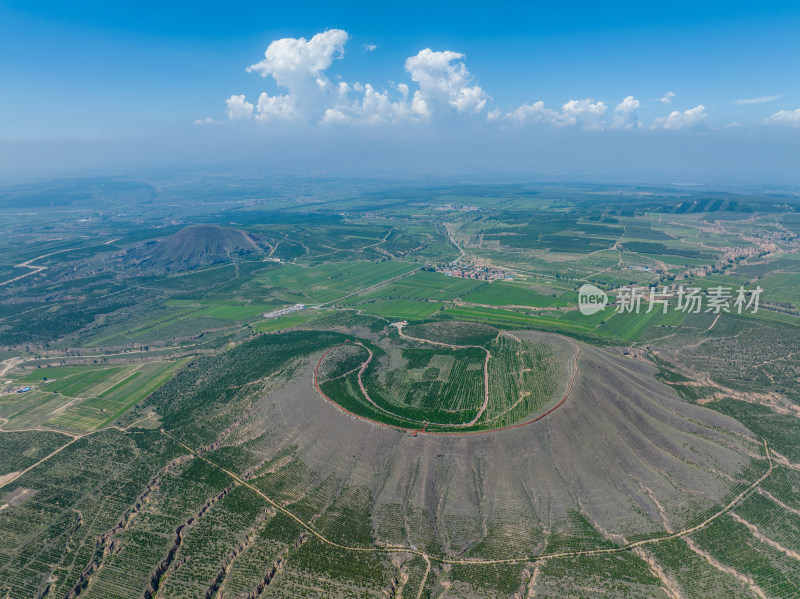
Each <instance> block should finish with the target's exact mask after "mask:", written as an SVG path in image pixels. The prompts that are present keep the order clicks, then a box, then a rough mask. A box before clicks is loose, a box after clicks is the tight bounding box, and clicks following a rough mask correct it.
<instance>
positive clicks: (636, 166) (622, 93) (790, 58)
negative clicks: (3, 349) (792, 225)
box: [0, 0, 800, 182]
mask: <svg viewBox="0 0 800 599" xmlns="http://www.w3.org/2000/svg"><path fill="white" fill-rule="evenodd" d="M798 32H800V4H798V3H797V2H769V3H752V2H747V3H744V2H740V3H737V2H727V3H722V2H705V3H696V2H691V3H690V2H673V3H670V4H669V5H665V4H663V3H641V2H637V3H632V2H616V3H597V2H580V1H576V2H570V3H546V4H545V3H540V2H514V3H511V2H502V1H499V2H492V3H487V4H483V5H477V4H474V3H467V4H465V3H455V2H450V3H436V4H435V5H434V3H429V2H406V3H403V4H393V5H388V4H384V3H361V2H351V3H346V4H344V3H331V2H307V3H302V4H300V5H298V3H295V4H290V3H269V2H263V1H261V2H238V3H235V4H233V3H216V4H215V5H214V6H207V5H206V3H184V2H163V1H162V2H152V1H150V0H145V1H140V2H136V3H132V2H116V3H113V2H107V1H106V2H96V1H93V0H92V1H83V2H80V3H70V2H46V1H42V2H37V3H31V2H30V1H28V2H21V1H2V0H0V52H1V53H2V56H3V59H2V60H1V61H0V90H2V91H1V92H0V162H1V163H2V165H0V174H2V175H4V176H6V177H8V176H12V177H13V176H14V175H16V174H17V173H20V174H21V173H28V174H31V173H32V174H39V173H41V174H47V173H48V172H51V171H52V172H57V171H63V170H64V169H102V168H112V167H113V168H125V166H126V165H127V166H130V167H137V168H138V167H140V166H152V165H159V164H164V165H170V164H175V165H181V166H191V165H193V164H197V165H201V164H202V165H213V164H217V163H218V164H220V165H223V164H231V163H236V162H237V161H240V160H241V161H251V162H252V163H253V164H256V165H259V166H271V167H274V168H292V169H295V170H297V171H303V170H319V169H321V170H334V171H339V170H343V171H348V170H353V171H354V172H355V171H359V170H368V171H372V172H382V171H387V172H388V171H403V169H412V170H413V169H420V168H422V167H423V166H424V167H427V168H429V169H430V168H433V169H436V168H441V169H443V170H446V171H447V172H455V171H457V170H458V169H459V168H463V169H464V170H465V171H468V172H472V173H474V172H480V170H481V169H482V168H485V169H486V171H487V172H492V173H501V172H502V170H503V169H504V168H507V169H509V170H513V171H514V172H521V173H524V172H530V173H531V174H532V175H546V174H547V173H555V174H560V175H569V174H570V173H574V174H575V175H576V176H578V175H581V176H582V175H588V176H591V175H592V174H593V173H595V174H597V175H606V176H613V175H614V174H615V173H618V174H620V175H621V176H623V175H624V176H627V175H630V174H631V173H632V172H636V173H640V175H641V176H642V177H646V176H648V174H653V175H655V174H658V173H660V176H661V177H666V178H670V177H675V176H678V175H685V176H686V177H702V176H704V173H705V175H706V176H707V177H709V178H712V179H713V178H724V177H725V176H726V173H730V174H731V175H736V176H741V177H744V178H746V179H747V180H748V181H758V180H759V179H761V180H764V181H765V182H770V181H772V180H773V179H776V178H777V179H786V180H794V179H795V178H797V177H800V175H798V173H797V172H796V171H798V170H800V169H797V168H796V164H797V159H798V158H800V150H799V148H800V35H799V34H798ZM315 36H316V37H315ZM281 40H282V41H281ZM265 52H266V56H265ZM248 67H251V68H250V71H249V72H248V71H247V70H246V69H247V68H248ZM331 148H338V149H337V150H331ZM418 148H419V151H418ZM425 149H427V152H429V153H430V154H431V156H426V157H425V159H424V160H423V159H421V158H420V157H419V156H420V152H422V154H425ZM331 152H334V153H335V154H336V156H331V155H330V154H331ZM415 154H416V155H417V156H416V158H415V156H414V155H415ZM434 155H435V156H440V157H441V158H440V160H441V163H440V164H437V162H436V160H435V159H433V162H432V161H431V160H432V156H434ZM348 156H349V157H351V158H352V159H351V160H350V161H349V162H348ZM614 156H619V158H618V159H616V160H614V159H613V157H614ZM793 159H794V160H793Z"/></svg>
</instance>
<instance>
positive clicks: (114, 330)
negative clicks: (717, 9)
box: [0, 175, 800, 599]
mask: <svg viewBox="0 0 800 599" xmlns="http://www.w3.org/2000/svg"><path fill="white" fill-rule="evenodd" d="M76 190H78V191H76ZM23 192H24V193H23ZM4 193H5V194H6V195H3V194H2V193H0V227H2V229H3V231H4V233H5V241H4V242H3V244H2V251H0V598H7V599H19V598H28V597H36V598H42V599H44V598H52V597H64V598H69V599H74V598H75V597H78V596H80V597H89V598H91V597H97V598H102V599H106V598H109V597H114V598H120V599H122V598H127V597H131V598H139V597H149V598H151V599H154V598H156V597H164V598H165V597H169V598H172V597H176V598H178V597H180V598H194V597H197V598H212V597H216V598H219V599H222V598H223V597H225V598H231V599H233V598H240V599H244V598H248V599H253V598H262V599H267V598H270V597H276V598H289V597H319V598H328V597H348V598H349V597H364V598H368V597H369V598H372V597H374V598H376V599H377V598H386V597H395V598H400V597H406V598H409V597H416V598H418V599H421V598H426V599H432V598H436V599H442V598H450V597H452V598H455V597H459V598H462V597H463V598H469V599H482V598H488V597H491V598H504V599H512V598H521V597H554V598H555V597H598V598H599V597H603V598H606V597H611V598H617V597H619V598H623V597H629V598H634V597H635V598H648V599H649V598H652V599H656V598H658V599H664V598H667V599H676V598H679V599H682V598H692V599H695V598H696V599H705V598H707V599H716V598H717V597H722V596H724V597H733V598H740V597H741V598H747V597H749V598H753V597H755V598H761V599H763V598H765V597H766V598H769V599H778V598H781V599H782V598H783V597H800V591H798V589H800V518H799V517H798V514H799V513H800V501H798V498H797V497H798V490H800V466H798V464H799V463H800V425H799V422H798V419H800V392H798V388H799V387H798V381H800V366H798V365H800V334H798V333H799V332H800V297H799V296H798V291H797V290H798V288H800V279H798V277H800V219H799V218H798V216H797V214H798V211H800V200H798V199H797V197H795V196H793V195H791V194H789V193H786V194H784V193H782V192H781V193H778V192H775V193H774V194H772V193H771V194H762V195H759V194H755V193H749V192H748V193H741V194H737V193H733V192H711V191H708V192H706V191H703V192H700V191H698V192H697V193H695V192H694V190H688V191H687V190H686V189H683V188H679V187H664V188H655V187H652V188H642V187H636V188H634V187H630V188H627V187H624V186H614V187H613V188H612V187H608V186H603V185H588V184H586V185H583V184H580V185H579V184H548V183H542V184H535V185H534V184H503V185H490V184H487V185H462V184H458V185H444V184H443V185H428V186H425V185H422V184H411V183H408V182H405V183H402V182H401V183H389V182H387V181H385V180H370V181H363V182H360V183H357V184H356V183H354V184H353V185H352V186H350V185H348V186H344V185H343V184H342V183H341V181H336V180H328V179H326V178H324V177H319V178H315V179H314V180H309V181H300V180H296V179H291V180H290V179H281V178H276V179H275V180H274V181H270V183H269V184H268V185H267V184H265V182H264V180H263V179H247V178H237V177H227V176H223V175H219V176H218V177H217V176H214V177H211V176H209V177H203V178H201V179H198V180H197V181H194V182H192V183H187V182H186V181H178V180H173V179H169V178H166V179H161V178H158V177H154V178H153V179H152V180H148V181H140V182H136V181H122V180H120V181H105V180H92V181H85V182H83V183H78V182H73V183H72V184H70V185H67V184H59V183H52V184H47V185H45V184H43V183H42V184H37V185H34V184H31V185H30V186H29V187H26V188H25V189H22V188H20V189H17V188H14V189H12V190H8V191H6V192H4ZM21 194H22V195H21ZM59 194H61V195H59ZM76 194H77V195H76ZM23 196H24V197H29V198H33V199H35V200H36V202H39V204H41V206H43V207H46V206H48V205H49V202H51V201H53V198H56V199H57V198H59V197H60V198H62V200H61V201H63V202H66V204H64V205H65V206H67V207H68V208H70V209H72V208H74V209H75V210H77V211H78V212H55V211H53V212H48V211H47V210H42V211H38V210H37V212H36V214H35V215H34V214H31V215H29V216H28V217H23V216H20V214H19V206H18V205H17V203H18V202H19V201H21V200H20V199H19V198H20V197H23ZM4 198H5V199H4ZM36 198H38V199H36ZM31 201H34V200H31ZM39 204H37V205H39ZM131 206H134V207H140V208H142V210H137V212H136V214H135V215H134V214H133V210H132V208H131ZM76 215H77V216H76ZM445 271H446V272H449V273H455V274H463V275H464V276H451V275H448V274H444V272H445ZM490 273H495V275H493V276H495V278H496V279H497V280H486V279H491V277H490V276H489V274H490ZM496 273H500V274H496ZM18 277H19V278H18ZM482 277H483V278H482ZM584 284H591V285H594V286H596V287H598V288H599V290H600V291H602V292H604V293H606V294H607V295H608V297H609V303H608V305H606V306H605V307H604V308H603V309H601V310H600V311H598V312H595V313H593V314H584V313H583V312H582V311H581V310H580V308H579V304H578V289H579V288H580V287H581V286H582V285H584ZM631 285H637V286H641V287H642V288H650V287H651V286H652V287H654V288H656V289H657V290H660V289H663V288H665V287H666V288H668V289H669V290H670V293H671V294H672V295H670V297H669V299H668V301H667V305H666V308H667V310H666V311H663V310H662V309H661V306H658V307H657V309H653V310H650V311H647V300H643V303H642V306H643V309H642V310H641V311H640V312H639V313H636V312H633V311H631V312H623V311H621V310H619V309H618V305H619V300H618V296H619V295H620V294H621V292H622V290H623V289H624V288H626V287H630V286H631ZM679 285H683V286H685V287H692V288H698V289H699V290H700V291H699V294H700V295H701V296H702V298H703V301H704V302H708V301H709V298H710V297H711V295H712V294H713V290H714V289H715V288H719V287H730V288H732V289H738V288H739V287H740V286H742V287H746V288H748V289H753V288H754V287H755V286H759V287H760V288H761V289H762V293H761V296H760V304H759V309H758V310H757V311H753V310H747V311H745V313H742V314H739V313H737V311H736V310H735V309H728V310H720V311H719V312H716V311H709V310H706V309H702V310H699V311H689V310H682V309H679V308H678V306H677V297H676V295H675V293H674V292H675V290H676V289H677V287H678V286H679ZM298 304H302V306H298ZM704 305H708V304H707V303H706V304H704Z"/></svg>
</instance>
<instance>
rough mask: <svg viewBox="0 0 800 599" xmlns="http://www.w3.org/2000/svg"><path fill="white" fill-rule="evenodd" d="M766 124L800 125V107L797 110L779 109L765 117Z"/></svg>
mask: <svg viewBox="0 0 800 599" xmlns="http://www.w3.org/2000/svg"><path fill="white" fill-rule="evenodd" d="M763 122H764V124H766V125H783V126H785V127H800V108H797V109H795V110H779V111H778V112H776V113H775V114H773V115H772V116H770V117H767V118H766V119H764V121H763Z"/></svg>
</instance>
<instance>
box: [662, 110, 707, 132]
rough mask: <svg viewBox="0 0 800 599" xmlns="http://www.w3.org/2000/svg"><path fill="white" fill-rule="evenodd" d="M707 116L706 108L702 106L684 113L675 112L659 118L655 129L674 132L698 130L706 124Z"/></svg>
mask: <svg viewBox="0 0 800 599" xmlns="http://www.w3.org/2000/svg"><path fill="white" fill-rule="evenodd" d="M707 116H708V114H707V113H706V108H705V106H703V105H702V104H700V105H698V106H695V107H694V108H690V109H689V110H685V111H683V112H680V111H678V110H673V111H672V112H670V113H669V115H668V116H665V117H660V118H657V119H656V120H655V121H653V128H654V129H674V130H685V129H696V128H698V127H700V126H702V125H703V124H704V123H705V120H706V117H707Z"/></svg>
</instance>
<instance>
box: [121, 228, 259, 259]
mask: <svg viewBox="0 0 800 599" xmlns="http://www.w3.org/2000/svg"><path fill="white" fill-rule="evenodd" d="M263 251H264V249H263V244H262V243H261V242H260V240H259V239H258V238H256V237H254V236H252V235H250V234H249V233H246V232H245V231H240V230H238V229H231V228H228V227H220V226H217V225H189V226H187V227H184V228H183V229H181V230H180V231H178V232H177V233H175V234H173V235H170V236H169V237H167V238H165V239H162V240H160V241H157V242H155V243H152V244H148V245H147V246H145V247H144V248H141V249H140V250H138V251H136V252H133V253H132V254H131V256H132V257H133V258H134V259H135V260H136V261H137V262H138V263H139V264H141V265H142V266H148V267H153V268H161V269H165V270H188V269H192V268H196V267H198V266H204V265H208V264H217V263H222V262H230V261H232V260H235V259H238V258H241V257H244V256H248V255H253V254H260V253H263Z"/></svg>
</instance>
